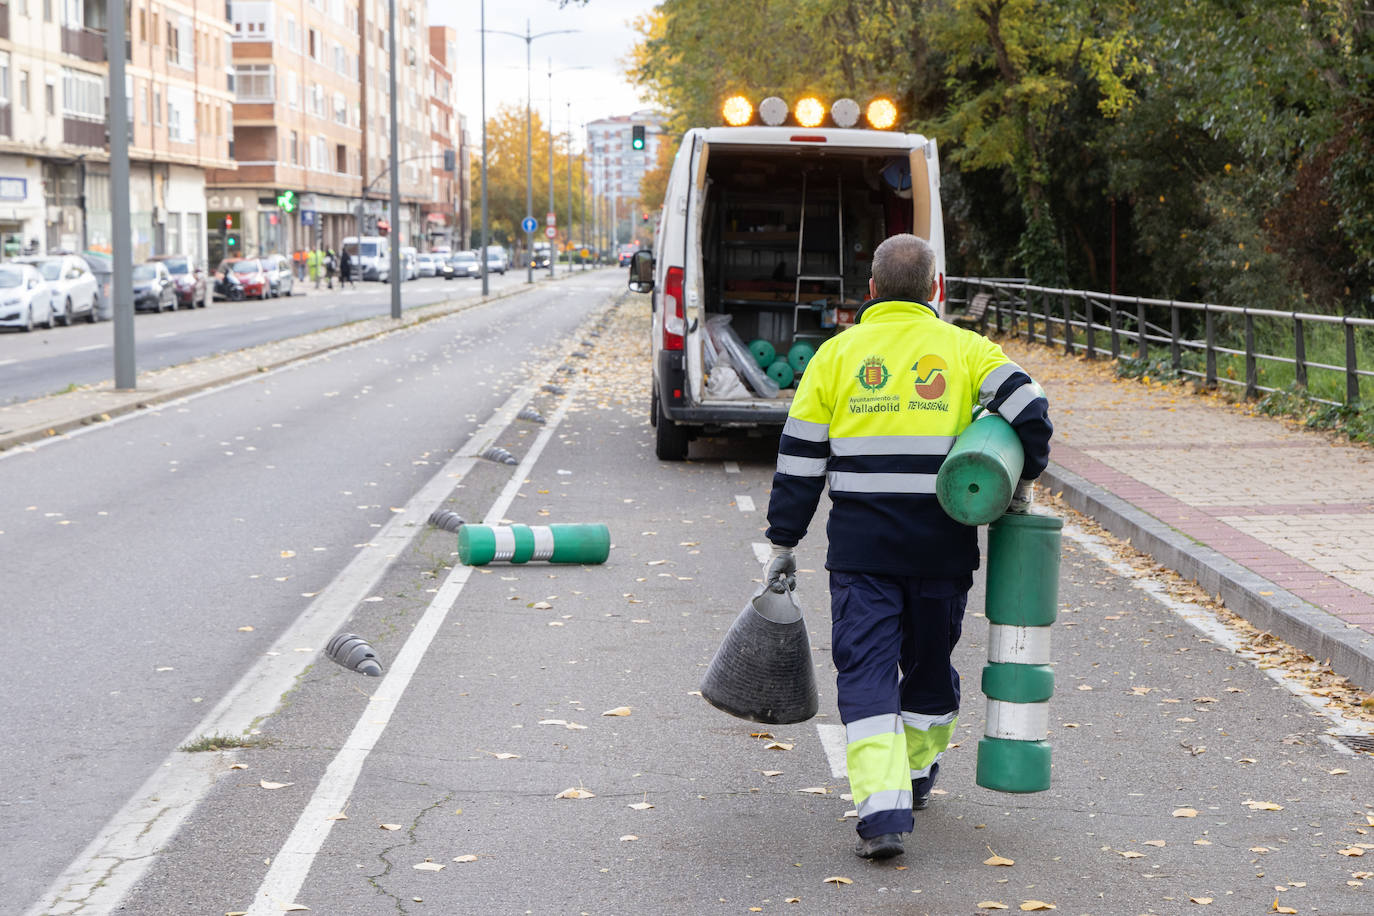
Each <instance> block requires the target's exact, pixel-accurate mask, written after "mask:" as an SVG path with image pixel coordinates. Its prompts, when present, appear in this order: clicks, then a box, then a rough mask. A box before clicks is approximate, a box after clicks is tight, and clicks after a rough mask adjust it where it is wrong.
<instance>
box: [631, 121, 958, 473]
mask: <svg viewBox="0 0 1374 916" xmlns="http://www.w3.org/2000/svg"><path fill="white" fill-rule="evenodd" d="M899 232H911V233H914V234H916V235H918V236H921V237H922V238H925V239H927V240H928V241H929V242H930V243H931V245H932V246H933V247H934V248H935V252H936V257H937V262H936V269H937V271H938V275H939V277H938V279H939V295H938V297H937V301H935V302H933V303H931V304H932V305H933V306H935V308H936V310H937V312H939V313H941V314H943V310H944V298H945V239H944V229H943V225H942V214H941V209H940V162H939V154H938V152H937V150H936V146H935V141H934V140H933V139H928V138H926V137H924V136H922V135H920V134H908V133H899V132H895V131H880V130H866V129H855V128H849V129H844V128H829V127H822V128H800V127H786V126H783V127H762V126H758V127H706V128H693V129H692V130H690V131H688V132H687V134H686V136H685V137H684V138H683V140H682V144H681V146H680V147H679V149H678V153H677V158H676V159H675V160H674V162H673V169H672V172H671V173H670V175H669V179H668V189H667V193H666V194H665V196H664V211H663V216H662V219H661V220H660V221H659V224H658V233H657V235H656V237H655V239H654V246H653V249H652V251H649V250H641V251H639V252H636V253H635V255H634V257H633V259H632V261H631V263H630V268H629V269H630V289H632V290H634V291H636V292H652V293H653V298H652V329H651V332H650V336H651V338H652V342H653V392H652V401H651V404H650V413H649V417H650V422H651V423H652V424H653V426H654V428H655V433H656V435H655V441H656V453H657V455H658V457H659V458H661V459H664V460H669V461H680V460H682V459H683V458H685V457H686V456H687V449H688V443H689V442H690V440H692V439H694V438H696V437H697V436H714V435H729V434H737V433H741V432H743V433H746V434H763V435H775V434H776V433H777V430H778V428H779V427H781V426H782V424H783V423H784V422H785V421H786V419H787V411H788V408H789V407H790V406H791V402H792V395H793V393H794V391H795V379H796V377H797V375H798V371H797V370H798V368H800V369H801V370H803V371H804V366H805V358H806V349H807V348H808V347H810V348H813V349H814V347H815V346H817V345H818V344H820V343H821V342H822V341H824V340H825V339H827V338H829V337H831V336H833V335H835V334H837V333H839V332H840V331H842V330H844V329H845V328H846V327H848V326H850V325H852V324H853V322H854V314H855V312H856V311H857V309H858V308H859V306H860V305H861V304H862V303H863V302H864V300H865V299H867V298H868V279H869V276H870V273H871V271H870V265H871V261H872V257H873V249H874V248H876V247H877V246H878V244H879V243H880V242H882V241H883V239H885V238H887V237H888V236H891V235H894V234H897V233H899ZM708 328H709V332H708ZM741 349H743V351H744V356H743V358H741V356H740V352H741ZM794 351H795V353H794ZM770 353H771V354H772V356H771V357H770V356H769V354H770ZM789 357H791V358H790V359H789ZM751 358H752V359H751ZM769 359H771V362H768V360H769ZM779 360H782V361H785V362H787V364H788V365H789V367H792V368H793V371H792V373H791V376H790V377H789V374H788V373H787V371H786V370H784V369H780V368H776V369H775V368H774V366H773V364H774V363H776V362H778V361H779ZM742 363H743V364H742ZM765 363H767V364H766V365H765ZM722 367H724V368H726V369H728V370H729V371H725V372H721V371H717V370H719V369H721V368H722ZM770 370H771V371H772V372H773V374H772V375H771V376H770V375H769V372H770ZM770 382H771V386H770Z"/></svg>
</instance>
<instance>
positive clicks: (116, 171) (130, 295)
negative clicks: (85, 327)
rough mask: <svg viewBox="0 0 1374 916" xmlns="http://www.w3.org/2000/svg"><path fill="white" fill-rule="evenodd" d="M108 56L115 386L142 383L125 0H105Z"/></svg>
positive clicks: (111, 284) (106, 49)
mask: <svg viewBox="0 0 1374 916" xmlns="http://www.w3.org/2000/svg"><path fill="white" fill-rule="evenodd" d="M105 21H106V22H107V23H109V26H108V28H107V29H106V31H105V56H106V57H107V58H109V62H110V82H109V85H110V88H111V91H110V110H109V116H110V120H109V124H110V229H111V232H110V243H111V252H110V258H111V263H110V267H111V270H112V271H113V273H112V276H111V277H110V298H111V299H113V300H114V301H113V306H114V361H115V365H114V370H115V383H114V384H115V388H117V389H120V390H130V389H132V388H134V386H135V385H136V378H137V372H136V370H135V366H134V250H133V237H132V236H133V233H132V231H131V230H132V224H131V223H130V220H129V101H128V99H127V98H126V97H125V95H124V0H105Z"/></svg>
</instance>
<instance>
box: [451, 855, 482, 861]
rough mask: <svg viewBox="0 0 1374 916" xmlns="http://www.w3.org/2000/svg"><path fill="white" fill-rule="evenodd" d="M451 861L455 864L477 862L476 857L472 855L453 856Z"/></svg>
mask: <svg viewBox="0 0 1374 916" xmlns="http://www.w3.org/2000/svg"><path fill="white" fill-rule="evenodd" d="M453 861H455V862H476V861H477V857H476V856H474V855H472V854H468V855H465V856H454V857H453Z"/></svg>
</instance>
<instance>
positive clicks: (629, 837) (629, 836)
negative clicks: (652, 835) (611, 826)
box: [620, 833, 639, 843]
mask: <svg viewBox="0 0 1374 916" xmlns="http://www.w3.org/2000/svg"><path fill="white" fill-rule="evenodd" d="M637 839H639V837H637V836H635V835H634V834H633V833H627V834H625V835H624V836H623V837H621V838H620V842H622V843H630V842H633V841H635V840H637Z"/></svg>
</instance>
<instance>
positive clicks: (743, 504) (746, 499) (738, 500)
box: [735, 495, 754, 512]
mask: <svg viewBox="0 0 1374 916" xmlns="http://www.w3.org/2000/svg"><path fill="white" fill-rule="evenodd" d="M735 505H736V506H738V507H739V511H741V512H753V511H754V497H752V496H747V495H746V496H736V497H735Z"/></svg>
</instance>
